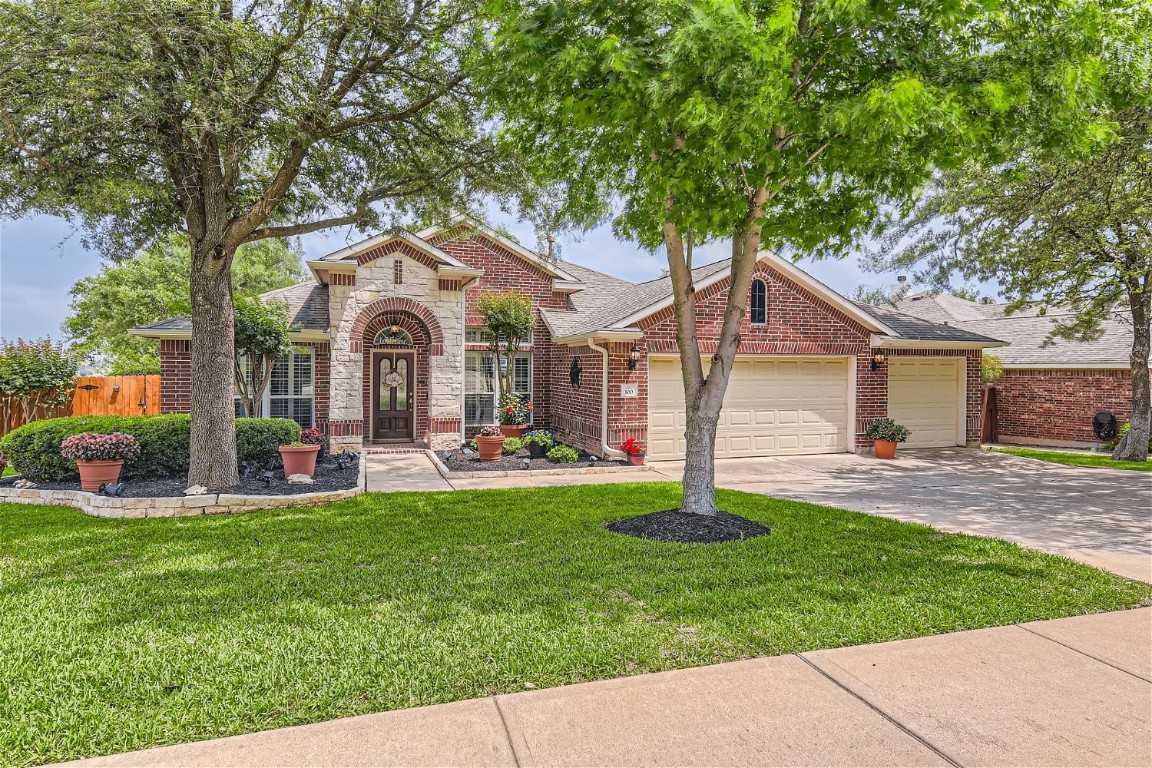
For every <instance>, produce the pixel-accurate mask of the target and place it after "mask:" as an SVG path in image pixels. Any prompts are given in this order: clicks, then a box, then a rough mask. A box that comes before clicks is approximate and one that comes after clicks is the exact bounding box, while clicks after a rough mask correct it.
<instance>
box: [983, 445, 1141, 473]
mask: <svg viewBox="0 0 1152 768" xmlns="http://www.w3.org/2000/svg"><path fill="white" fill-rule="evenodd" d="M991 450H992V451H994V452H995V453H1009V454H1011V455H1013V456H1023V457H1024V458H1026V459H1037V460H1039V461H1050V462H1052V463H1054V464H1067V465H1068V466H1070V467H1107V468H1108V469H1131V470H1134V471H1136V472H1152V459H1149V460H1148V461H1113V460H1112V457H1111V456H1109V455H1108V454H1106V453H1075V452H1073V451H1045V450H1041V449H1038V448H992V449H991Z"/></svg>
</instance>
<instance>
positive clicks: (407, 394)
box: [372, 352, 416, 440]
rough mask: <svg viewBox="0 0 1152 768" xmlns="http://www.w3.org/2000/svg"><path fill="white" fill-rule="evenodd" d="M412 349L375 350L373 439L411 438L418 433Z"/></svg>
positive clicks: (373, 368) (373, 365)
mask: <svg viewBox="0 0 1152 768" xmlns="http://www.w3.org/2000/svg"><path fill="white" fill-rule="evenodd" d="M415 362H416V361H415V358H414V357H413V353H411V352H376V353H375V354H374V355H373V358H372V392H373V393H374V396H373V398H372V439H373V440H411V439H412V438H413V436H414V435H415V431H414V429H413V427H414V424H415V421H416V420H415V417H414V409H413V403H412V401H413V399H414V398H413V396H412V395H413V392H412V382H413V380H414V378H413V370H412V369H413V368H415V367H416V366H415Z"/></svg>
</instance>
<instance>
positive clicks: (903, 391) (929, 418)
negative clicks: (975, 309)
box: [888, 357, 964, 448]
mask: <svg viewBox="0 0 1152 768" xmlns="http://www.w3.org/2000/svg"><path fill="white" fill-rule="evenodd" d="M963 370H964V367H963V359H962V358H939V357H936V358H930V357H925V358H917V357H908V358H900V357H890V358H888V415H889V416H891V417H892V418H893V419H894V420H895V421H896V422H897V423H898V424H903V425H904V426H906V427H908V429H909V431H910V432H911V434H910V435H909V436H908V442H906V443H904V445H905V446H906V447H908V448H944V447H947V446H951V445H963V444H964V443H963V437H961V431H960V430H961V426H960V425H961V423H962V422H961V420H962V419H963V416H962V414H963V410H962V406H963V402H964V385H963V383H962V382H963V378H962V376H961V373H962V372H963Z"/></svg>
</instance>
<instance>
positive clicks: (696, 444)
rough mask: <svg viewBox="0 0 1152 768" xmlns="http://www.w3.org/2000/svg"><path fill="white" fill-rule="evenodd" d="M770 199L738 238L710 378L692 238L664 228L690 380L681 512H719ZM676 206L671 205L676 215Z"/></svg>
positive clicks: (757, 197) (754, 200)
mask: <svg viewBox="0 0 1152 768" xmlns="http://www.w3.org/2000/svg"><path fill="white" fill-rule="evenodd" d="M767 200H768V193H767V191H766V190H765V189H764V188H761V189H759V190H756V191H755V193H754V194H753V195H751V197H750V199H749V202H748V214H747V216H746V217H745V219H744V221H743V224H742V226H741V228H740V231H738V232H735V233H733V234H734V236H733V239H732V271H731V275H730V277H729V287H728V300H727V303H726V306H725V309H724V324H723V326H722V327H721V329H720V338H719V341H718V344H717V347H716V352H715V353H714V354H713V355H712V361H711V367H710V368H709V370H708V374H707V376H705V375H704V366H703V363H702V361H701V359H700V340H699V338H698V337H697V335H696V287H695V286H694V285H693V284H692V236H691V233H689V239H688V246H687V248H685V244H684V241H683V238H682V237H681V235H680V232H679V230H678V229H677V227H676V225H675V224H673V223H672V222H671V221H666V222H665V224H664V244H665V247H666V249H667V251H668V266H669V274H670V277H671V280H672V300H673V307H674V309H675V314H676V341H677V344H678V345H679V347H680V367H681V370H682V371H683V375H684V405H685V416H686V420H687V424H686V425H685V427H686V428H685V432H684V438H685V453H684V498H683V502H682V503H681V506H680V509H681V510H682V511H684V512H691V513H693V514H698V515H715V514H716V512H717V509H716V429H717V425H718V423H719V420H720V409H721V408H722V407H723V405H724V393H725V391H727V389H728V379H729V377H730V376H731V373H732V363H733V361H734V360H735V358H736V351H737V349H738V348H739V346H740V325H741V323H742V321H743V319H744V314H745V311H746V309H747V307H746V305H747V298H748V292H749V290H750V289H751V287H752V275H753V272H754V271H755V268H756V259H757V256H758V254H759V251H760V235H761V224H760V219H761V217H762V216H763V215H764V205H765V203H766V202H767ZM673 203H674V201H673V200H671V198H669V199H668V200H666V201H665V205H666V208H667V209H668V210H671V206H672V205H673Z"/></svg>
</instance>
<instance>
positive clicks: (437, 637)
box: [0, 484, 1152, 765]
mask: <svg viewBox="0 0 1152 768" xmlns="http://www.w3.org/2000/svg"><path fill="white" fill-rule="evenodd" d="M678 490H679V489H678V486H676V485H675V484H636V485H597V486H582V487H581V486H576V487H568V488H547V489H544V488H541V489H526V490H515V491H469V492H456V493H428V494H421V493H413V494H393V495H379V494H370V495H365V496H362V497H360V498H358V499H354V500H351V501H348V502H344V503H341V504H337V505H333V506H329V507H326V508H319V509H305V510H284V511H278V512H264V513H255V514H249V515H239V516H231V517H230V516H220V517H198V518H175V519H162V520H120V521H113V520H101V519H96V518H90V517H85V516H83V515H81V514H80V513H78V512H76V511H75V510H70V509H62V508H56V509H54V508H47V507H31V506H14V505H8V506H4V505H0V761H5V762H7V763H9V764H14V765H24V764H34V763H43V762H48V761H52V760H64V759H69V758H77V757H82V756H87V755H97V754H102V753H110V752H118V751H123V750H131V749H139V748H143V747H148V746H152V745H159V744H171V743H176V742H182V741H189V740H194V739H207V738H211V737H215V736H224V735H229V734H237V733H244V732H250V731H256V730H261V729H266V728H273V727H278V726H285V725H292V724H298V723H307V722H314V721H319V720H327V719H330V718H335V717H342V716H347V715H356V714H362V713H366V712H374V711H379V710H387V709H394V708H399V707H410V706H416V705H421V704H433V703H437V702H445V701H452V700H455V699H467V698H472V697H477V696H486V695H490V694H494V693H497V692H511V691H519V690H523V689H524V688H525V686H526V684H528V683H531V684H533V685H535V686H538V687H546V686H555V685H563V684H565V683H574V682H578V681H582V680H593V679H598V678H608V677H615V676H618V675H630V674H636V673H640V672H650V671H655V670H665V669H673V668H677V667H689V666H696V665H700V664H709V663H714V662H719V661H728V660H732V659H739V658H744V657H747V656H760V655H771V654H780V653H790V652H796V651H804V650H808V649H813V648H828V647H835V646H843V645H853V644H857V643H870V642H877V641H882V640H892V639H895V638H906V637H916V636H919V635H928V634H933V633H938V632H951V631H955V630H960V629H970V628H973V627H983V626H989V625H996V624H1007V623H1011V622H1017V621H1028V620H1032V619H1046V618H1051V617H1057V616H1066V615H1071V614H1080V613H1086V612H1092V611H1102V610H1114V609H1120V608H1130V607H1134V606H1138V605H1147V604H1152V586H1149V585H1146V584H1141V583H1135V582H1126V581H1124V580H1122V579H1119V578H1117V577H1114V576H1111V575H1108V574H1106V573H1103V572H1101V571H1097V570H1094V569H1092V568H1089V567H1087V566H1084V565H1080V564H1078V563H1074V562H1072V561H1070V560H1065V559H1062V558H1058V557H1054V556H1050V555H1045V554H1041V553H1038V552H1033V551H1026V550H1022V549H1020V548H1018V547H1016V546H1014V545H1011V544H1007V543H1004V542H1000V541H994V540H989V539H980V538H973V537H967V536H957V535H950V534H942V533H938V532H935V531H933V530H931V529H929V528H926V527H922V526H916V525H909V524H905V523H899V522H895V521H891V520H885V519H881V518H874V517H869V516H867V515H862V514H857V513H854V512H844V511H840V510H834V509H829V508H825V507H819V506H813V505H808V504H799V503H792V502H784V501H778V500H774V499H769V498H766V497H762V496H754V495H749V494H742V493H736V492H720V494H719V496H720V502H721V506H722V508H724V509H726V510H729V511H732V512H736V513H739V514H743V515H745V516H747V517H750V518H753V519H755V520H759V521H761V522H763V523H766V524H768V525H770V526H772V528H773V534H772V535H771V536H768V537H764V538H759V539H754V540H750V541H746V542H734V543H729V544H720V545H707V546H703V545H683V544H659V543H653V542H645V541H639V540H636V539H631V538H627V537H624V536H620V535H617V534H613V533H610V532H608V531H606V530H605V529H604V528H602V527H601V523H602V522H603V521H605V520H609V519H615V518H621V517H627V516H630V515H634V514H638V513H642V512H652V511H656V510H661V509H667V508H670V507H674V506H676V504H677V503H678Z"/></svg>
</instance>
